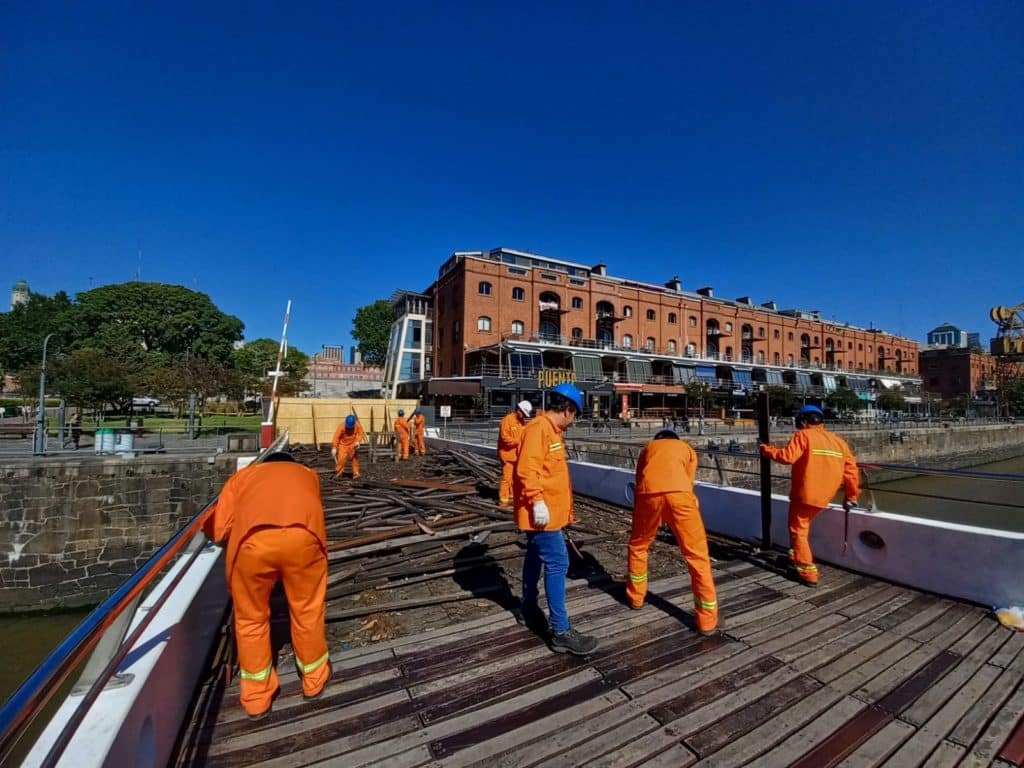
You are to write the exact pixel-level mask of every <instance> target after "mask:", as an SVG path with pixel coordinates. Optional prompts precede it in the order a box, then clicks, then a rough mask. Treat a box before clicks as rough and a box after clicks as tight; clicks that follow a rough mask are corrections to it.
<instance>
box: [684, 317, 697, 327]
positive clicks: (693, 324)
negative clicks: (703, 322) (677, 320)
mask: <svg viewBox="0 0 1024 768" xmlns="http://www.w3.org/2000/svg"><path fill="white" fill-rule="evenodd" d="M686 322H687V324H688V325H689V326H690V327H691V328H696V327H697V318H696V316H695V315H690V319H689V320H687V321H686Z"/></svg>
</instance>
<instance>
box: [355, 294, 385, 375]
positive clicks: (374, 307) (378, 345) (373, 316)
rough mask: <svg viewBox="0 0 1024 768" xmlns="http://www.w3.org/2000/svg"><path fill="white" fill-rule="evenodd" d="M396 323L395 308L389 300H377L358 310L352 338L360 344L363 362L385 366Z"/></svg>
mask: <svg viewBox="0 0 1024 768" xmlns="http://www.w3.org/2000/svg"><path fill="white" fill-rule="evenodd" d="M394 322H395V306H394V305H393V304H392V303H391V302H390V301H388V300H387V299H377V301H375V302H373V304H367V305H366V306H365V307H360V308H359V309H357V310H356V316H355V317H354V318H353V319H352V338H353V339H355V340H356V341H357V342H358V343H359V352H360V354H362V356H363V360H365V361H366V362H368V363H371V364H373V365H383V364H384V361H385V359H387V356H388V340H389V339H390V338H391V326H392V324H393V323H394Z"/></svg>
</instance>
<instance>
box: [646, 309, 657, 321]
mask: <svg viewBox="0 0 1024 768" xmlns="http://www.w3.org/2000/svg"><path fill="white" fill-rule="evenodd" d="M657 317H658V315H657V313H656V312H655V311H654V310H653V309H648V310H647V319H648V320H654V319H655V318H657Z"/></svg>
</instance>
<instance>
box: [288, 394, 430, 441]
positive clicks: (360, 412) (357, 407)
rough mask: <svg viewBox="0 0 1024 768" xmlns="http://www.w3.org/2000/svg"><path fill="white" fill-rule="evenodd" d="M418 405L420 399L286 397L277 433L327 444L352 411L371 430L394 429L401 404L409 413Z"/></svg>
mask: <svg viewBox="0 0 1024 768" xmlns="http://www.w3.org/2000/svg"><path fill="white" fill-rule="evenodd" d="M418 405H419V401H417V400H384V399H376V400H367V399H365V398H352V397H318V398H315V399H314V398H305V397H282V398H281V400H280V402H279V403H278V407H277V416H276V417H275V419H274V422H275V426H276V430H277V434H281V433H282V432H284V430H288V435H289V437H288V440H289V442H292V443H305V444H310V445H312V444H315V445H325V444H327V443H330V442H331V438H332V437H333V436H334V430H335V429H337V428H338V425H339V424H340V423H341V422H343V421H344V420H345V417H346V416H348V415H350V414H353V413H354V414H355V415H356V418H357V419H359V422H360V423H361V424H362V425H363V430H364V431H366V432H367V433H370V432H390V431H392V430H393V429H394V424H395V418H396V417H397V416H398V409H399V408H402V409H404V410H405V415H406V416H409V415H410V414H411V413H412V412H413V410H414V409H415V408H416V407H417V406H418Z"/></svg>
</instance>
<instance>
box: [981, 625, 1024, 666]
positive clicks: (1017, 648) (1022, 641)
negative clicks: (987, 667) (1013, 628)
mask: <svg viewBox="0 0 1024 768" xmlns="http://www.w3.org/2000/svg"><path fill="white" fill-rule="evenodd" d="M1007 631H1010V630H1007ZM1018 658H1022V659H1024V632H1013V634H1011V635H1010V639H1009V640H1007V641H1006V642H1005V643H1003V645H1002V647H1001V648H1000V649H999V652H998V653H996V654H995V655H994V656H993V657H992V658H991V659H989V662H988V663H989V664H995V665H996V666H997V667H1008V666H1010V665H1011V664H1012V663H1013V662H1014V661H1015V660H1016V659H1018Z"/></svg>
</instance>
